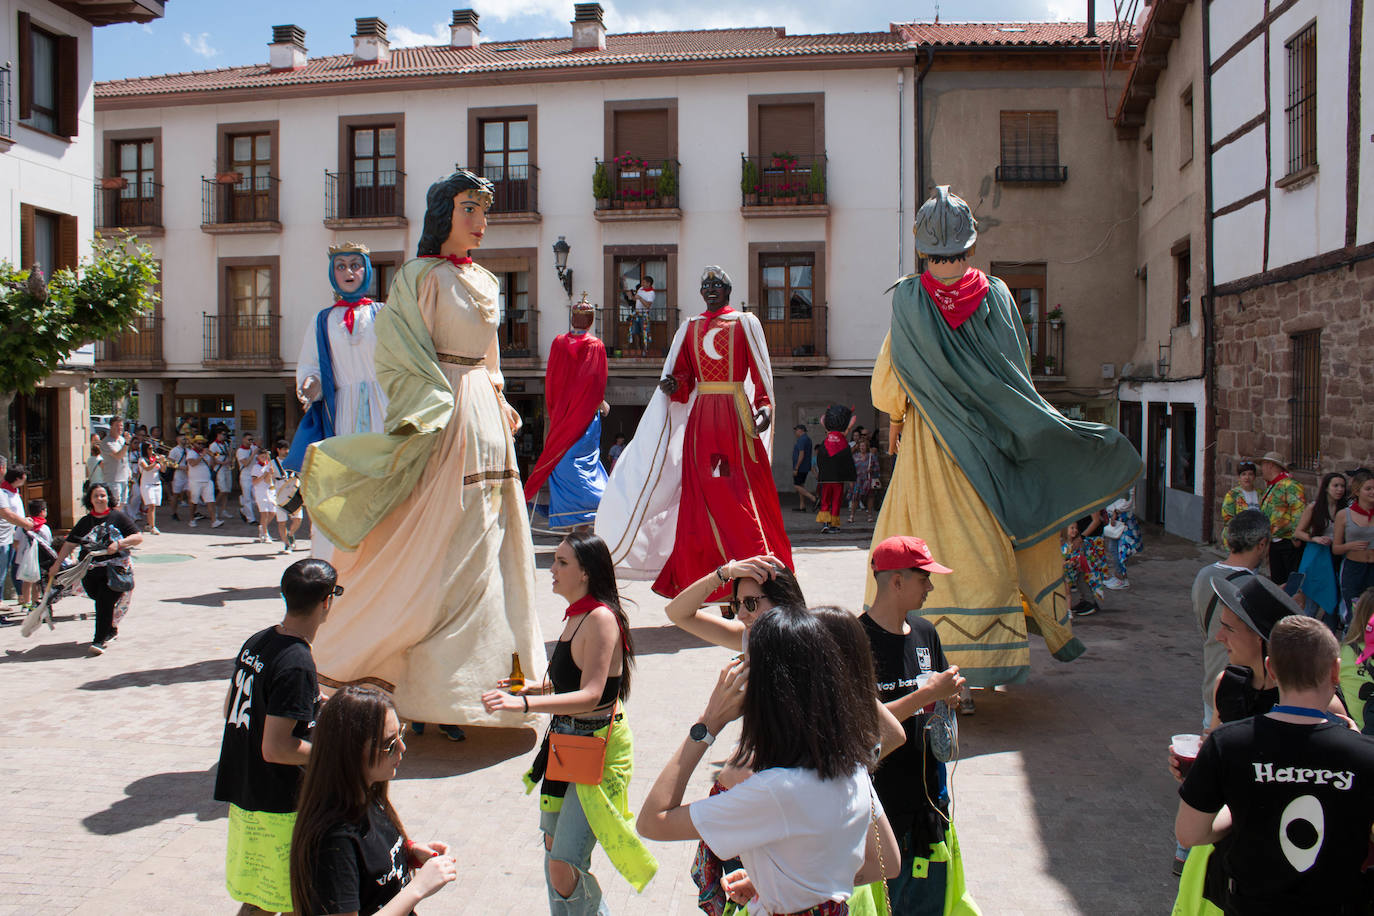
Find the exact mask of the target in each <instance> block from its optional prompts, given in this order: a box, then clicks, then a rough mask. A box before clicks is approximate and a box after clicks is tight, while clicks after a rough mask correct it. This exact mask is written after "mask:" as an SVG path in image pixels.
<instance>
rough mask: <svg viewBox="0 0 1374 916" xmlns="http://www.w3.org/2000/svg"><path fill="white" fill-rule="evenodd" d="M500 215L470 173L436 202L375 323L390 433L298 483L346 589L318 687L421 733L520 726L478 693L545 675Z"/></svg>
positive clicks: (323, 645) (306, 473)
mask: <svg viewBox="0 0 1374 916" xmlns="http://www.w3.org/2000/svg"><path fill="white" fill-rule="evenodd" d="M491 203H492V185H491V182H489V181H487V180H486V179H484V178H480V177H478V176H476V175H474V174H472V173H471V172H468V171H466V170H459V171H457V172H455V173H454V174H453V175H451V176H449V177H448V178H446V179H444V180H442V181H439V182H436V183H435V184H434V185H433V186H431V187H430V189H429V192H428V195H427V198H426V209H425V218H424V227H423V229H422V233H421V236H420V242H419V257H417V258H416V259H414V260H412V261H407V262H406V263H405V264H404V265H402V266H401V268H400V269H399V270H398V271H397V273H396V279H395V280H394V281H393V283H392V285H391V291H390V294H389V295H388V297H387V305H386V308H384V309H382V310H381V312H380V313H379V314H378V318H377V360H376V362H377V379H378V381H379V382H380V383H381V386H382V390H383V391H384V392H385V394H386V398H387V410H386V419H385V422H384V424H383V429H382V432H380V433H358V434H356V435H351V436H335V437H333V438H330V439H324V440H323V441H321V442H319V443H316V444H315V445H312V446H311V447H310V448H309V450H308V451H307V452H306V457H305V466H304V469H303V470H302V473H301V477H302V491H303V492H304V494H305V503H306V507H307V508H308V509H309V510H310V515H311V518H312V520H313V522H314V524H315V525H316V526H317V527H318V528H319V529H320V530H322V531H323V532H324V533H325V535H326V536H328V538H329V539H330V540H331V541H332V542H333V543H334V545H335V546H336V547H337V548H341V550H337V551H336V552H335V556H334V559H333V562H334V565H335V566H336V567H338V570H339V581H340V582H341V583H343V584H344V586H345V588H346V589H347V590H346V592H345V593H344V594H343V595H341V596H340V597H339V599H338V600H337V601H336V602H335V603H334V606H333V609H332V610H331V611H330V614H329V620H328V621H326V622H325V624H324V625H323V626H322V627H321V628H320V631H319V634H318V635H317V636H316V638H315V642H314V646H313V651H314V655H315V663H316V666H317V668H318V670H319V675H320V681H321V682H322V683H325V684H328V685H330V686H338V685H341V684H350V683H359V682H367V683H372V684H377V685H380V686H382V687H384V688H385V689H387V690H389V691H390V692H392V693H393V694H394V695H395V698H396V706H397V709H398V711H399V712H400V714H401V715H402V716H404V717H405V718H408V719H412V720H416V721H425V722H438V723H445V724H448V723H452V724H457V725H463V724H476V725H517V724H521V723H522V722H523V721H524V720H523V719H522V718H521V717H520V716H518V715H515V714H511V713H496V714H489V713H487V712H485V711H484V710H483V708H482V702H481V695H482V691H483V690H485V689H487V688H488V687H490V686H491V685H493V684H495V683H496V682H497V681H498V680H499V679H501V678H503V677H505V676H506V673H507V671H508V669H509V666H510V657H511V653H513V652H519V653H520V655H521V658H522V659H523V661H524V664H525V665H526V666H528V668H529V669H530V670H534V671H542V670H543V669H544V642H543V638H542V637H541V636H540V632H539V624H538V620H537V619H536V617H535V615H534V603H535V602H534V550H533V545H532V543H531V541H530V530H529V522H528V519H527V518H526V516H525V512H524V499H523V497H522V494H521V492H520V479H519V473H518V472H517V470H516V463H515V445H514V442H513V440H512V435H513V434H514V432H515V431H516V430H518V429H519V428H520V417H519V416H518V415H517V414H516V413H515V411H514V410H513V409H512V408H511V407H510V405H509V404H507V403H506V400H505V398H504V396H503V395H502V389H503V387H504V380H503V377H502V375H501V366H500V360H499V355H498V354H499V351H498V345H497V339H496V329H497V311H498V310H497V294H498V286H497V280H496V277H495V276H493V275H492V274H491V273H489V272H488V271H486V270H484V269H483V268H482V267H480V266H478V265H476V264H474V263H473V262H472V259H471V258H470V257H469V252H470V251H471V250H472V249H474V248H476V247H477V246H478V245H480V244H481V242H482V236H483V234H484V233H485V232H486V223H487V209H488V208H489V207H490V206H491Z"/></svg>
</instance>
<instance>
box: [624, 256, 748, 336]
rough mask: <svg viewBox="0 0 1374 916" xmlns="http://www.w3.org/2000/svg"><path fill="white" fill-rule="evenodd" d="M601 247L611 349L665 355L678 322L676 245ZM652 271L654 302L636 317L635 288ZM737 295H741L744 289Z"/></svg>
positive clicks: (737, 292) (650, 275) (649, 275)
mask: <svg viewBox="0 0 1374 916" xmlns="http://www.w3.org/2000/svg"><path fill="white" fill-rule="evenodd" d="M603 251H604V252H605V269H606V273H605V278H606V286H605V287H604V288H605V290H606V292H605V297H606V298H605V299H604V301H603V302H602V306H603V308H602V310H601V312H600V315H601V322H600V325H599V327H600V332H601V335H602V338H603V339H604V340H605V341H606V347H607V349H608V350H610V351H611V353H612V356H615V357H619V358H622V359H626V358H627V359H649V360H655V359H656V360H660V361H661V360H662V359H663V357H664V356H666V355H667V353H668V345H669V344H671V343H672V342H673V333H674V332H675V331H677V326H678V309H677V302H676V301H674V300H673V298H672V295H673V293H674V292H675V291H676V289H677V246H676V245H607V246H605V248H604V249H603ZM649 277H653V278H654V301H653V305H652V306H650V307H649V311H648V315H647V316H644V317H643V318H642V319H641V320H638V321H635V320H633V319H634V316H635V299H636V297H635V288H636V287H638V286H640V284H642V283H644V282H645V281H646V280H647V279H648V278H649ZM736 295H737V298H743V296H742V290H736ZM697 301H698V302H699V301H700V300H697ZM641 332H642V333H641ZM632 334H633V336H632Z"/></svg>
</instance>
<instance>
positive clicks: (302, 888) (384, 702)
mask: <svg viewBox="0 0 1374 916" xmlns="http://www.w3.org/2000/svg"><path fill="white" fill-rule="evenodd" d="M311 741H312V747H311V751H310V763H309V764H308V765H307V766H306V770H305V781H304V782H303V783H302V784H301V794H300V802H299V805H298V807H297V812H296V826H295V829H294V830H293V831H292V834H291V898H292V900H293V901H294V902H295V907H296V910H295V912H296V914H297V916H324V914H345V913H348V914H354V916H372V914H374V913H375V914H380V916H406V914H409V913H410V912H411V910H413V909H414V908H415V905H416V904H418V903H419V902H420V901H421V900H424V899H425V898H426V897H428V896H430V895H431V894H433V893H434V892H435V891H437V890H439V889H440V888H442V887H443V886H444V885H445V884H448V883H449V882H450V881H452V880H453V879H454V878H455V877H457V866H456V865H455V863H454V860H453V857H452V856H450V855H449V849H448V845H447V844H446V843H441V842H438V841H432V842H429V843H413V842H411V841H410V838H409V837H408V836H407V835H406V829H405V826H404V825H403V824H402V823H401V818H400V816H399V815H397V813H396V809H395V808H393V807H392V806H391V801H390V799H389V798H388V797H387V785H388V784H389V783H390V781H391V779H392V778H393V777H395V775H396V768H397V767H398V766H399V765H400V763H401V757H402V756H403V755H404V754H405V749H406V745H405V729H404V727H403V726H402V725H401V720H400V719H399V718H397V716H396V707H395V706H394V705H393V704H392V702H391V700H390V699H389V698H388V697H387V695H386V694H384V693H382V692H381V691H380V690H378V689H377V688H375V687H345V688H344V689H342V690H340V691H339V692H338V693H336V694H334V696H332V697H331V698H330V699H329V702H327V703H325V704H324V706H323V708H322V709H321V710H320V715H319V718H318V720H317V721H316V723H315V731H314V733H313V734H312V736H311ZM412 871H413V872H414V873H413V874H412Z"/></svg>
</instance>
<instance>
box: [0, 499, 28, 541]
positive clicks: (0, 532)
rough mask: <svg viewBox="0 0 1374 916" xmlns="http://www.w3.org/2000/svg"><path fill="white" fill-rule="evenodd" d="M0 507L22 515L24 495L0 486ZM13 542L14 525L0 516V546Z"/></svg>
mask: <svg viewBox="0 0 1374 916" xmlns="http://www.w3.org/2000/svg"><path fill="white" fill-rule="evenodd" d="M0 508H4V509H8V510H10V511H11V512H13V513H14V514H15V515H21V516H22V515H24V514H25V513H24V497H22V496H20V495H19V492H18V491H17V490H16V491H13V492H11V491H9V490H6V489H5V488H4V487H0ZM13 543H14V525H13V524H11V523H10V522H7V521H5V520H4V519H3V518H0V547H4V546H5V545H6V544H13Z"/></svg>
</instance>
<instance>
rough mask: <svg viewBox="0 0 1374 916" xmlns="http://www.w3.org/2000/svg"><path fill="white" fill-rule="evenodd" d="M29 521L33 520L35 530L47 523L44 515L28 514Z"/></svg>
mask: <svg viewBox="0 0 1374 916" xmlns="http://www.w3.org/2000/svg"><path fill="white" fill-rule="evenodd" d="M29 521H31V522H33V527H34V530H35V531H37V530H38V529H39V528H42V527H43V526H44V525H46V524H47V523H48V517H47V516H46V515H30V516H29Z"/></svg>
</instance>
